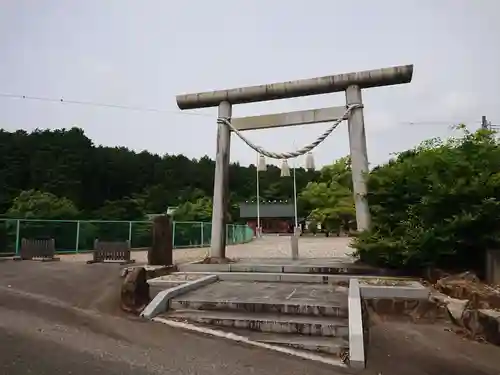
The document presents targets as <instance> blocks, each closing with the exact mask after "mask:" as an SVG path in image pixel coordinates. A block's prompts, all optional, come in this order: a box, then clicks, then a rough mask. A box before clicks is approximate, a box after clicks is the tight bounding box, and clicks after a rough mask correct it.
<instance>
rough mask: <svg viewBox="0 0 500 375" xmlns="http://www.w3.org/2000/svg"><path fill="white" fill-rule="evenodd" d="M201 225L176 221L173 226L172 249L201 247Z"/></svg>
mask: <svg viewBox="0 0 500 375" xmlns="http://www.w3.org/2000/svg"><path fill="white" fill-rule="evenodd" d="M202 227H203V229H205V228H204V225H203V223H200V222H182V221H176V222H175V223H174V224H173V230H174V233H173V241H174V248H176V249H178V248H183V247H201V246H202V244H203V238H202V236H204V233H202Z"/></svg>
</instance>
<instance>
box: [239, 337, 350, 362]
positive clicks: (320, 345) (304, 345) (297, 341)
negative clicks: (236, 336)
mask: <svg viewBox="0 0 500 375" xmlns="http://www.w3.org/2000/svg"><path fill="white" fill-rule="evenodd" d="M247 337H248V338H249V339H251V340H254V341H258V342H263V343H266V344H273V345H282V346H287V347H291V348H295V349H300V350H308V351H312V352H316V353H324V354H330V355H335V356H338V357H340V356H341V355H342V354H343V353H346V352H347V351H348V350H349V342H348V341H347V339H345V338H343V337H317V336H315V337H311V336H303V335H297V334H277V333H265V332H251V333H250V334H248V335H247Z"/></svg>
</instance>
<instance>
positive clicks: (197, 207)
mask: <svg viewBox="0 0 500 375" xmlns="http://www.w3.org/2000/svg"><path fill="white" fill-rule="evenodd" d="M174 219H175V220H178V221H205V222H208V221H210V220H211V219H212V199H211V198H206V197H202V198H198V199H197V200H196V201H195V202H185V203H183V204H182V205H180V206H179V207H177V209H176V210H175V213H174Z"/></svg>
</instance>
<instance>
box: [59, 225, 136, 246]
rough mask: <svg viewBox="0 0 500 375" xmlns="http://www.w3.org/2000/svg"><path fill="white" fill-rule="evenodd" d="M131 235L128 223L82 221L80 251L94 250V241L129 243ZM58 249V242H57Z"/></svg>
mask: <svg viewBox="0 0 500 375" xmlns="http://www.w3.org/2000/svg"><path fill="white" fill-rule="evenodd" d="M129 235H130V223H129V222H128V221H98V220H95V221H80V238H79V241H78V245H79V246H78V249H79V250H80V251H86V250H92V249H93V248H94V241H95V240H96V239H99V240H101V241H127V240H129ZM56 247H57V242H56Z"/></svg>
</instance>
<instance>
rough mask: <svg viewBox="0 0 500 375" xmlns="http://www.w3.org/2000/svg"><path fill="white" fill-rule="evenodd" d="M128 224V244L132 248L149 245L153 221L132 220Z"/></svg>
mask: <svg viewBox="0 0 500 375" xmlns="http://www.w3.org/2000/svg"><path fill="white" fill-rule="evenodd" d="M130 224H131V230H130V234H131V236H130V237H131V238H130V246H131V247H132V249H140V248H145V247H150V246H151V241H152V238H153V232H152V231H153V222H151V221H144V222H141V221H132V222H131V223H130Z"/></svg>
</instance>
